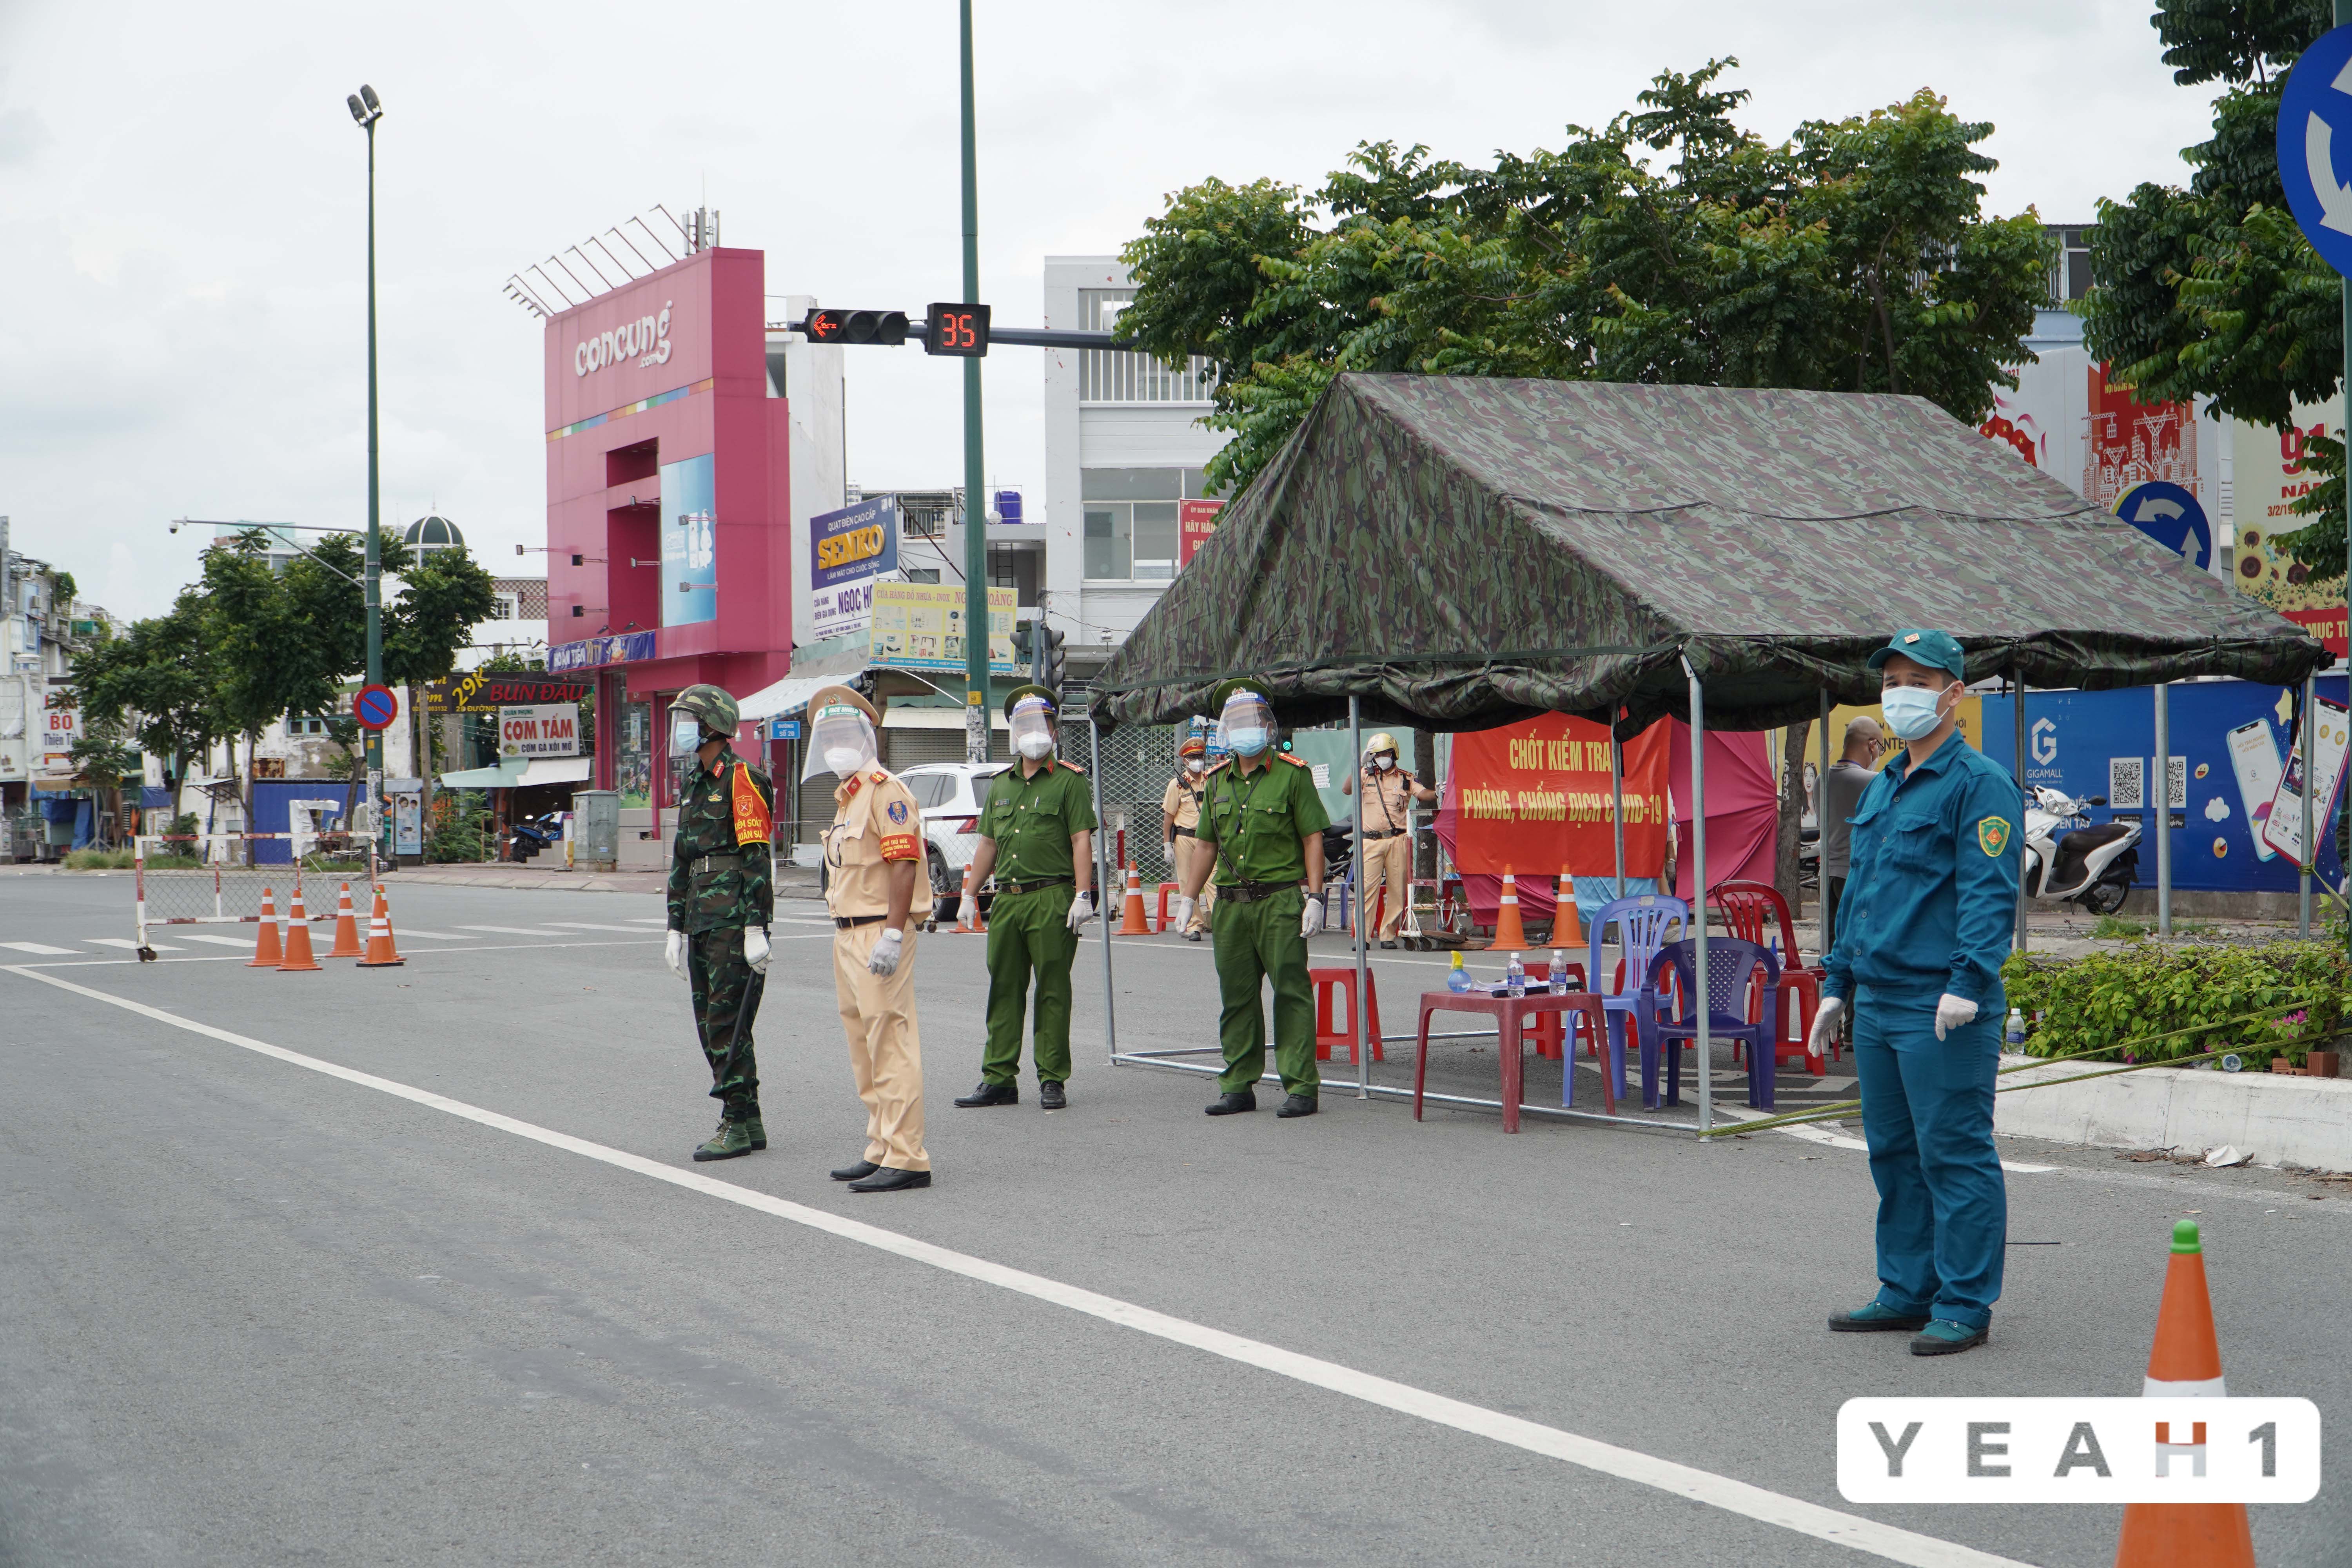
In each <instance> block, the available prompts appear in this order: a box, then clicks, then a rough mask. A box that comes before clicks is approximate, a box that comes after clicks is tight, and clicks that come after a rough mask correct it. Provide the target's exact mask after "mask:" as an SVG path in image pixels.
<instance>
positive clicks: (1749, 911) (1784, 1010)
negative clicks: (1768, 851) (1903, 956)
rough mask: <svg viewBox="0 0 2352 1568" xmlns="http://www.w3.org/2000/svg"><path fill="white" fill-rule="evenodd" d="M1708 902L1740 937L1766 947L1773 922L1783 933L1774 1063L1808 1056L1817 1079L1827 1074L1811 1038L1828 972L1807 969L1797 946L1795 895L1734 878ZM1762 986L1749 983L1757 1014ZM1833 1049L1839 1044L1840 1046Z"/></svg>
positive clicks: (1735, 1047)
mask: <svg viewBox="0 0 2352 1568" xmlns="http://www.w3.org/2000/svg"><path fill="white" fill-rule="evenodd" d="M1706 901H1707V906H1708V908H1710V909H1712V910H1716V911H1717V912H1718V913H1720V914H1721V915H1722V916H1723V923H1724V925H1725V927H1726V928H1727V931H1728V932H1729V934H1730V935H1732V936H1734V937H1736V938H1738V940H1739V941H1741V942H1754V943H1755V944H1756V945H1757V946H1759V947H1762V946H1764V945H1765V942H1766V935H1767V929H1768V923H1769V928H1770V931H1771V934H1773V935H1777V936H1778V937H1779V938H1780V963H1781V965H1782V968H1781V970H1780V997H1779V1003H1780V1005H1779V1006H1778V1008H1777V1009H1776V1011H1777V1012H1778V1013H1779V1014H1780V1016H1779V1017H1776V1018H1774V1019H1773V1020H1772V1023H1773V1026H1774V1027H1773V1031H1772V1065H1773V1067H1774V1068H1775V1069H1778V1068H1779V1067H1780V1064H1781V1063H1782V1062H1784V1061H1787V1060H1789V1059H1790V1058H1797V1059H1801V1060H1802V1061H1803V1062H1804V1064H1805V1067H1806V1068H1807V1069H1808V1070H1809V1071H1811V1073H1812V1075H1813V1076H1814V1077H1815V1078H1819V1077H1821V1076H1822V1074H1823V1073H1825V1072H1827V1071H1828V1070H1829V1068H1827V1066H1826V1065H1824V1064H1823V1062H1822V1058H1819V1057H1817V1056H1815V1055H1813V1054H1812V1048H1811V1046H1809V1045H1808V1044H1807V1043H1806V1042H1807V1040H1808V1038H1809V1037H1811V1033H1812V1028H1813V1014H1814V1013H1815V1011H1816V1010H1818V1009H1819V1008H1820V1006H1821V1005H1822V972H1821V971H1820V970H1818V969H1807V968H1805V967H1804V966H1803V965H1802V964H1801V963H1799V962H1798V960H1799V959H1800V957H1801V954H1800V953H1799V952H1798V951H1797V931H1796V926H1795V922H1793V921H1791V920H1790V917H1789V900H1786V899H1784V898H1782V897H1781V896H1780V889H1778V888H1775V887H1773V886H1772V885H1771V884H1770V883H1769V882H1744V881H1731V882H1718V883H1717V884H1716V886H1715V888H1714V890H1713V891H1711V892H1709V893H1708V894H1707V898H1706ZM1758 992H1759V987H1757V986H1754V985H1751V986H1749V988H1748V1007H1749V1010H1750V1012H1751V1013H1752V1012H1753V1011H1754V1010H1755V1007H1756V1004H1757V1001H1758ZM1792 1019H1793V1022H1794V1023H1795V1025H1796V1038H1794V1039H1790V1038H1788V1037H1787V1036H1788V1029H1787V1025H1788V1024H1789V1023H1790V1022H1791V1021H1792ZM1758 1021H1759V1022H1760V1021H1761V1020H1758ZM1738 1049H1739V1047H1738V1043H1737V1042H1734V1044H1733V1046H1732V1050H1733V1052H1734V1053H1735V1057H1736V1055H1737V1053H1738ZM1832 1049H1835V1047H1832Z"/></svg>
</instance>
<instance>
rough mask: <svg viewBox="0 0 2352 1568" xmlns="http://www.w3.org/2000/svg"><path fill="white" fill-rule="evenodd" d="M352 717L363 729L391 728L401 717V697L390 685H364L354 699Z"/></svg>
mask: <svg viewBox="0 0 2352 1568" xmlns="http://www.w3.org/2000/svg"><path fill="white" fill-rule="evenodd" d="M399 717H400V699H399V698H398V697H397V696H395V695H394V692H393V689H392V688H391V687H389V686H362V687H361V688H360V689H359V695H358V696H356V697H354V698H352V718H354V719H357V720H358V721H360V728H361V729H362V730H383V729H386V728H389V727H390V725H391V723H392V721H394V719H397V718H399Z"/></svg>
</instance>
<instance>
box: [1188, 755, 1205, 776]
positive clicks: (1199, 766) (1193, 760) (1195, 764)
mask: <svg viewBox="0 0 2352 1568" xmlns="http://www.w3.org/2000/svg"><path fill="white" fill-rule="evenodd" d="M1208 765H1209V764H1208V763H1204V762H1202V760H1201V759H1200V758H1198V757H1187V758H1185V759H1184V771H1185V772H1186V773H1200V772H1202V771H1203V770H1204V769H1206V768H1207V767H1208Z"/></svg>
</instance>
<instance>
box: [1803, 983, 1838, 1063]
mask: <svg viewBox="0 0 2352 1568" xmlns="http://www.w3.org/2000/svg"><path fill="white" fill-rule="evenodd" d="M1844 1014H1845V998H1844V997H1843V996H1824V997H1822V1005H1820V1006H1818V1007H1816V1008H1814V1009H1813V1027H1812V1032H1811V1033H1810V1034H1808V1035H1807V1036H1806V1037H1805V1050H1806V1052H1807V1054H1809V1055H1811V1056H1815V1057H1819V1058H1822V1060H1824V1061H1826V1060H1828V1059H1829V1054H1830V1047H1831V1046H1832V1045H1834V1044H1835V1043H1836V1041H1837V1028H1838V1019H1839V1018H1841V1017H1843V1016H1844Z"/></svg>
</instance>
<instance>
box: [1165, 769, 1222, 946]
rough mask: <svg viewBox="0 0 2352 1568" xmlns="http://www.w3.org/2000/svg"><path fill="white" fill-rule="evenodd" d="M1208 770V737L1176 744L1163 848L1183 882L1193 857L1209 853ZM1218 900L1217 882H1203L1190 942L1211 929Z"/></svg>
mask: <svg viewBox="0 0 2352 1568" xmlns="http://www.w3.org/2000/svg"><path fill="white" fill-rule="evenodd" d="M1208 773H1209V741H1208V737H1207V736H1205V735H1188V736H1186V737H1185V738H1184V741H1183V743H1182V744H1181V745H1179V746H1178V747H1177V748H1176V776H1175V777H1174V778H1172V779H1170V780H1169V781H1168V790H1167V793H1166V794H1164V795H1161V796H1160V837H1161V838H1163V839H1164V840H1166V842H1165V843H1163V844H1162V845H1161V846H1160V852H1161V853H1162V854H1163V855H1164V856H1165V857H1166V858H1167V861H1168V868H1169V869H1170V870H1171V871H1172V872H1174V873H1175V876H1176V881H1177V884H1178V885H1179V886H1181V885H1182V883H1183V881H1184V878H1185V874H1186V873H1187V872H1189V871H1191V870H1192V861H1193V860H1194V859H1195V858H1197V857H1199V856H1202V855H1205V854H1207V853H1208V851H1207V850H1206V849H1205V848H1203V847H1202V844H1201V841H1200V826H1201V797H1202V795H1203V794H1205V793H1206V792H1207V790H1208V787H1209V780H1208ZM1216 904H1217V885H1216V884H1215V883H1214V882H1207V883H1203V884H1202V888H1201V897H1200V900H1199V901H1198V902H1196V903H1195V904H1194V905H1193V906H1192V919H1191V920H1189V921H1185V922H1184V940H1185V941H1186V942H1198V941H1200V940H1201V937H1202V933H1203V932H1205V931H1207V930H1208V929H1209V914H1210V911H1211V910H1213V909H1215V908H1216Z"/></svg>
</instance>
